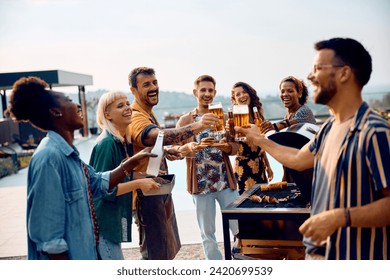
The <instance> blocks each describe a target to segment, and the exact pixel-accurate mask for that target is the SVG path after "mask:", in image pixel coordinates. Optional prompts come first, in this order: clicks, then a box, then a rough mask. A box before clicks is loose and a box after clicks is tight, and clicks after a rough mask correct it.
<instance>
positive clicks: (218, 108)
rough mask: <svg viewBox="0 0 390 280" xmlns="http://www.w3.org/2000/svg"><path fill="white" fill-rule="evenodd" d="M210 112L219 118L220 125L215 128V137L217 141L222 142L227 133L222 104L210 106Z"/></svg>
mask: <svg viewBox="0 0 390 280" xmlns="http://www.w3.org/2000/svg"><path fill="white" fill-rule="evenodd" d="M209 112H210V113H212V114H214V115H216V116H217V117H218V118H219V122H218V124H217V125H216V126H215V127H214V137H215V138H216V139H217V140H221V138H222V137H223V134H224V133H225V127H224V114H223V109H222V103H221V102H217V103H212V104H209Z"/></svg>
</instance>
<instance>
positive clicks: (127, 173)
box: [121, 161, 131, 179]
mask: <svg viewBox="0 0 390 280" xmlns="http://www.w3.org/2000/svg"><path fill="white" fill-rule="evenodd" d="M121 168H122V171H123V173H125V175H126V177H127V178H129V179H131V176H130V173H129V172H128V171H127V170H126V168H125V167H124V166H123V161H122V162H121Z"/></svg>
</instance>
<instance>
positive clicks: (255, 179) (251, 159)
mask: <svg viewBox="0 0 390 280" xmlns="http://www.w3.org/2000/svg"><path fill="white" fill-rule="evenodd" d="M231 101H232V104H238V105H248V107H249V122H250V123H254V119H255V116H254V112H253V108H254V107H256V108H257V111H258V112H259V113H260V117H261V119H262V121H263V120H264V115H263V106H262V104H261V102H260V98H259V97H258V96H257V93H256V90H255V89H254V88H252V87H251V86H250V85H248V84H247V83H244V82H237V83H235V84H234V85H233V87H232V96H231ZM234 174H235V176H236V179H237V182H238V186H239V193H240V194H242V193H243V192H244V191H246V190H248V189H250V188H251V187H252V186H253V185H255V184H259V183H268V182H269V181H271V180H272V179H273V171H272V169H271V166H270V164H269V162H268V158H267V154H266V153H264V151H263V150H262V149H261V147H255V146H251V145H249V144H248V143H246V142H241V141H240V147H239V149H238V152H237V154H236V159H235V165H234Z"/></svg>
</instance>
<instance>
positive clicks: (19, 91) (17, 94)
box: [8, 77, 58, 130]
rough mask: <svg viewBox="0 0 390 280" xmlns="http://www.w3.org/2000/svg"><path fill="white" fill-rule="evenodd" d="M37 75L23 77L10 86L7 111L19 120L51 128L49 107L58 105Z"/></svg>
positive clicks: (42, 128) (42, 127) (41, 127)
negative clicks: (10, 91)
mask: <svg viewBox="0 0 390 280" xmlns="http://www.w3.org/2000/svg"><path fill="white" fill-rule="evenodd" d="M48 86H49V85H48V84H47V83H46V82H45V81H44V80H42V79H40V78H38V77H23V78H20V79H19V80H17V81H16V82H15V83H14V85H13V88H12V93H11V97H10V106H9V108H8V112H10V113H11V116H13V117H14V119H15V120H16V121H19V122H30V123H31V124H32V125H33V126H35V127H36V128H38V129H40V130H49V129H50V128H52V122H51V117H50V109H51V108H53V107H56V106H58V105H57V103H56V98H55V97H54V96H53V95H52V94H51V92H50V91H49V90H46V88H47V87H48Z"/></svg>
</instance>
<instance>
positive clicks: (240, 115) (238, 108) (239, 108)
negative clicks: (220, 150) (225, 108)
mask: <svg viewBox="0 0 390 280" xmlns="http://www.w3.org/2000/svg"><path fill="white" fill-rule="evenodd" d="M233 120H234V126H239V127H243V128H248V127H249V108H248V105H233ZM234 140H236V141H245V140H246V137H245V134H243V133H239V132H236V135H235V137H234Z"/></svg>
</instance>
